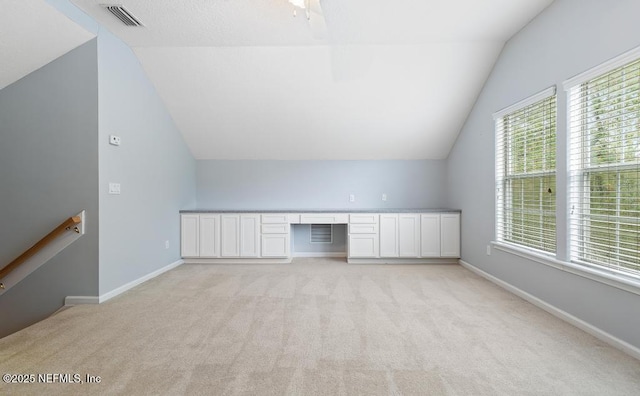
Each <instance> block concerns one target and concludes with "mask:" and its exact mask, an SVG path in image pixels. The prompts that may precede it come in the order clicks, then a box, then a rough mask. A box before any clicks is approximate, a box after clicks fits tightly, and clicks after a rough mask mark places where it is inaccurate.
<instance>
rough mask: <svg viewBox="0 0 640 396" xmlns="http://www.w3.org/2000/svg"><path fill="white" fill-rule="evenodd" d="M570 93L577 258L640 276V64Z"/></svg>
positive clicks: (571, 198) (572, 206)
mask: <svg viewBox="0 0 640 396" xmlns="http://www.w3.org/2000/svg"><path fill="white" fill-rule="evenodd" d="M568 94H569V97H568V100H569V128H570V134H571V141H570V147H569V161H570V163H569V169H570V186H569V205H570V241H571V259H572V261H574V262H578V263H582V264H585V263H586V264H592V265H597V266H604V267H607V268H610V269H614V270H616V271H622V272H626V273H629V272H630V273H634V274H636V275H637V274H640V60H636V61H633V62H631V63H627V64H626V65H623V66H619V67H616V68H615V69H613V70H610V71H608V72H605V73H603V74H600V75H598V76H595V77H590V79H589V80H587V81H581V82H579V83H577V84H575V85H573V86H570V87H568Z"/></svg>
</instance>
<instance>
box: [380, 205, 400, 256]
mask: <svg viewBox="0 0 640 396" xmlns="http://www.w3.org/2000/svg"><path fill="white" fill-rule="evenodd" d="M380 257H398V215H397V214H392V215H389V214H384V215H380Z"/></svg>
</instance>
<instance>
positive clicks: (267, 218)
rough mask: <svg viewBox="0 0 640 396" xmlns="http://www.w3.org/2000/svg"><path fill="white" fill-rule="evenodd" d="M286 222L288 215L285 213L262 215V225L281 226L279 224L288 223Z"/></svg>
mask: <svg viewBox="0 0 640 396" xmlns="http://www.w3.org/2000/svg"><path fill="white" fill-rule="evenodd" d="M288 222H289V215H288V214H286V213H279V214H263V215H262V224H281V223H288Z"/></svg>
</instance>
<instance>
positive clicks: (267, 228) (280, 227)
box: [262, 223, 290, 234]
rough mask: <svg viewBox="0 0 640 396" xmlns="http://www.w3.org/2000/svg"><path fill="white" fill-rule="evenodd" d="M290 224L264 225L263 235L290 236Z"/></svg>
mask: <svg viewBox="0 0 640 396" xmlns="http://www.w3.org/2000/svg"><path fill="white" fill-rule="evenodd" d="M289 227H290V226H289V223H287V224H262V233H263V234H288V233H289Z"/></svg>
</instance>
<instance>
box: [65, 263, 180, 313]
mask: <svg viewBox="0 0 640 396" xmlns="http://www.w3.org/2000/svg"><path fill="white" fill-rule="evenodd" d="M183 263H184V260H178V261H174V262H173V263H171V264H169V265H166V266H164V267H162V268H160V269H157V270H155V271H153V272H151V273H149V274H147V275H144V276H141V277H140V278H138V279H135V280H132V281H131V282H129V283H126V284H124V285H122V286H120V287H118V288H116V289H113V290H111V291H110V292H107V293H105V294H102V295H100V296H99V297H95V296H67V297H66V298H65V299H64V305H80V304H102V303H103V302H105V301H109V300H111V299H112V298H114V297H116V296H118V295H120V294H122V293H124V292H126V291H128V290H130V289H133V288H134V287H136V286H138V285H139V284H141V283H144V282H146V281H148V280H150V279H153V278H155V277H156V276H158V275H161V274H163V273H165V272H167V271H170V270H172V269H174V268H176V267H177V266H179V265H181V264H183Z"/></svg>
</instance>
